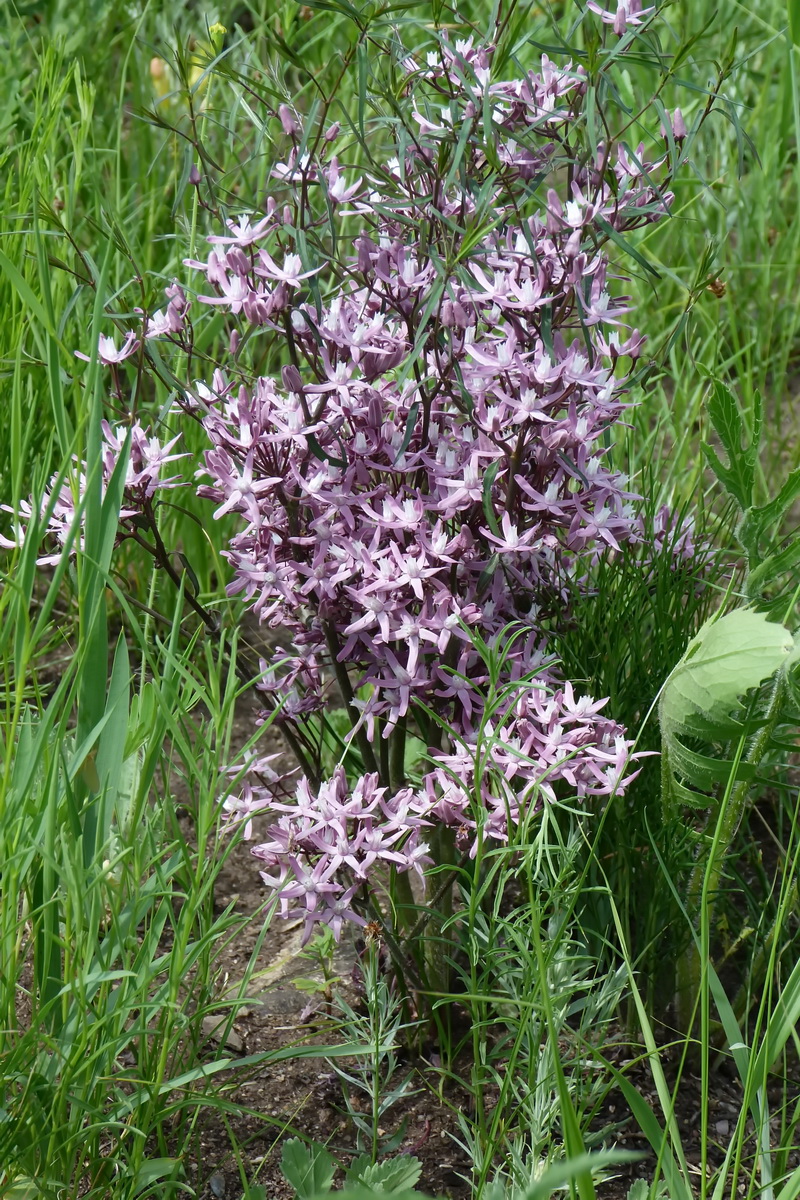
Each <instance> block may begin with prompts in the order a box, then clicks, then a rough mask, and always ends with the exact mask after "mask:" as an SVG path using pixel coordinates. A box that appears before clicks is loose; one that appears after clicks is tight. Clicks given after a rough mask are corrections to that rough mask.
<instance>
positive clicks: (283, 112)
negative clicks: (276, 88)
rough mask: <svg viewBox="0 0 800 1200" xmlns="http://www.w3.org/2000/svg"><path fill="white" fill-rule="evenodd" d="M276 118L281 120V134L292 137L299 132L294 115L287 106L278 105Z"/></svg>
mask: <svg viewBox="0 0 800 1200" xmlns="http://www.w3.org/2000/svg"><path fill="white" fill-rule="evenodd" d="M278 116H279V117H280V119H281V126H282V127H283V132H284V133H285V134H286V135H287V136H288V137H294V136H295V134H296V133H299V132H300V126H299V125H298V124H297V121H296V120H295V116H294V113H293V112H292V110H291V109H290V108H289V105H288V104H281V105H280V107H279V108H278Z"/></svg>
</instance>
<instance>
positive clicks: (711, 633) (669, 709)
mask: <svg viewBox="0 0 800 1200" xmlns="http://www.w3.org/2000/svg"><path fill="white" fill-rule="evenodd" d="M793 649H794V639H793V638H792V635H791V634H790V633H789V631H788V630H787V629H786V628H785V627H784V626H783V625H778V624H776V623H775V622H772V621H769V620H767V617H766V616H765V614H764V613H759V612H756V611H755V610H753V609H749V608H739V609H736V610H735V611H734V612H730V613H726V615H725V616H724V617H720V618H719V619H718V620H713V619H712V620H711V621H707V622H706V624H705V625H704V626H703V628H702V629H701V630H700V632H699V633H698V634H697V636H696V637H694V638H692V640H691V642H690V643H689V646H688V648H687V650H686V653H685V654H684V656H683V658H682V659H681V661H680V662H679V663H678V665H677V667H676V668H675V670H674V671H673V672H672V674H671V675H670V677H669V679H668V680H667V683H666V685H665V687H664V691H663V694H662V697H661V707H660V713H661V722H662V729H665V730H667V731H673V730H679V729H684V728H685V727H686V722H687V720H688V719H689V718H690V717H691V716H692V715H693V714H696V713H700V714H702V715H704V716H706V717H708V718H710V719H712V720H713V719H714V718H715V717H716V716H719V717H720V718H722V717H725V716H727V714H728V713H729V712H730V710H731V709H732V708H733V707H734V706H735V705H736V703H737V701H738V700H739V698H740V697H741V696H743V695H744V693H745V692H747V691H749V690H750V688H754V687H758V685H759V684H760V683H762V682H763V681H764V680H765V679H768V678H769V677H770V676H771V675H774V674H775V672H776V671H777V670H779V669H780V668H781V667H782V666H784V665H785V664H786V662H787V660H788V658H789V655H790V654H791V653H792V650H793Z"/></svg>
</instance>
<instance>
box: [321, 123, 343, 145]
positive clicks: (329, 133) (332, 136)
mask: <svg viewBox="0 0 800 1200" xmlns="http://www.w3.org/2000/svg"><path fill="white" fill-rule="evenodd" d="M341 128H342V127H341V125H340V124H339V122H338V121H334V122H333V124H332V125H329V126H328V128H327V129H326V130H325V135H324V136H325V141H326V142H333V141H335V140H336V138H337V137H338V136H339V130H340V129H341Z"/></svg>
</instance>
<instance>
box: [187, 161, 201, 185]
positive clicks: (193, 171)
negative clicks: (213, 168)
mask: <svg viewBox="0 0 800 1200" xmlns="http://www.w3.org/2000/svg"><path fill="white" fill-rule="evenodd" d="M202 178H203V177H202V175H201V174H200V172H199V171H198V169H197V166H196V164H195V163H192V165H191V166H190V167H189V183H190V184H191V185H192V187H198V186H199V184H200V180H201V179H202Z"/></svg>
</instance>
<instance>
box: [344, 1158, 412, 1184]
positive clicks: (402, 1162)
mask: <svg viewBox="0 0 800 1200" xmlns="http://www.w3.org/2000/svg"><path fill="white" fill-rule="evenodd" d="M421 1174H422V1163H421V1162H420V1161H419V1159H418V1158H414V1157H413V1155H411V1154H399V1155H398V1156H397V1158H386V1159H384V1160H383V1162H378V1163H372V1162H370V1157H369V1155H368V1154H361V1155H359V1157H358V1158H357V1159H355V1160H354V1161H353V1163H351V1165H350V1168H349V1170H348V1171H347V1174H346V1175H345V1186H346V1187H350V1186H351V1185H356V1186H357V1185H359V1184H362V1185H363V1186H364V1187H368V1188H371V1189H372V1191H374V1192H392V1193H395V1192H404V1191H408V1190H410V1189H411V1188H413V1187H414V1186H415V1184H417V1183H418V1182H419V1177H420V1175H421Z"/></svg>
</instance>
